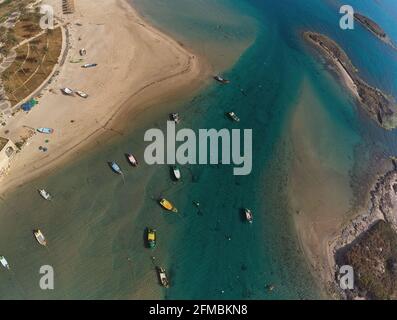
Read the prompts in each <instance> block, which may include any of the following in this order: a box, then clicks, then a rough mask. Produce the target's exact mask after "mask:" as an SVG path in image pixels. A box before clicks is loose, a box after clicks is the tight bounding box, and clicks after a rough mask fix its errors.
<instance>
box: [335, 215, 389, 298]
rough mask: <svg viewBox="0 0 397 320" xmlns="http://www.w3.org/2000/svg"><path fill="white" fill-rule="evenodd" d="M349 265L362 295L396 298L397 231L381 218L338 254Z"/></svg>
mask: <svg viewBox="0 0 397 320" xmlns="http://www.w3.org/2000/svg"><path fill="white" fill-rule="evenodd" d="M341 260H342V261H341V262H342V263H343V264H348V265H351V266H352V267H353V269H354V273H355V282H356V286H357V287H358V289H359V291H360V293H361V294H363V295H365V296H367V297H368V298H371V299H395V298H396V297H397V234H396V232H395V231H394V230H393V229H392V228H391V226H390V225H389V224H388V223H386V222H384V221H380V222H378V223H376V224H375V225H374V226H373V227H372V228H371V229H370V230H369V231H368V232H367V233H366V234H365V235H364V236H363V237H362V238H361V239H359V240H358V242H356V243H355V244H353V245H352V246H351V247H350V248H348V249H347V250H346V251H345V252H344V253H343V254H342V256H341Z"/></svg>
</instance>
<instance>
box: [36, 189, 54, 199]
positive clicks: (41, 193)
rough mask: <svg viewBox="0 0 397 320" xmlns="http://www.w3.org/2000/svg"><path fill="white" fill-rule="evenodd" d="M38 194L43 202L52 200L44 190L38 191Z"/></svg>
mask: <svg viewBox="0 0 397 320" xmlns="http://www.w3.org/2000/svg"><path fill="white" fill-rule="evenodd" d="M39 194H40V195H41V196H42V197H43V199H44V200H48V201H50V200H51V198H52V197H51V195H50V194H49V193H48V192H47V191H45V190H44V189H39Z"/></svg>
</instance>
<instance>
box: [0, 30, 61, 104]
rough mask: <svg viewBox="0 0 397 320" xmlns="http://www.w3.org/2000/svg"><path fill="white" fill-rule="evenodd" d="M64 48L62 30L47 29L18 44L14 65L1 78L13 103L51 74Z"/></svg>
mask: <svg viewBox="0 0 397 320" xmlns="http://www.w3.org/2000/svg"><path fill="white" fill-rule="evenodd" d="M61 48H62V31H61V28H60V27H58V28H56V29H54V30H48V31H47V32H45V33H44V34H42V35H40V36H39V37H37V38H35V39H34V40H32V41H30V42H28V43H26V44H24V45H22V46H20V47H18V48H17V49H16V53H17V56H16V58H15V61H14V62H13V63H12V64H11V66H10V67H9V68H8V69H7V70H6V71H5V72H3V74H2V75H1V79H2V81H3V86H4V89H5V92H6V95H7V97H8V98H9V100H10V102H11V104H12V105H15V104H16V103H18V102H19V101H21V100H22V99H24V98H26V97H27V96H29V95H30V94H31V93H32V92H34V91H35V90H36V89H37V88H38V87H39V86H40V85H41V84H42V83H43V82H44V81H45V80H46V79H47V78H48V76H49V75H50V74H51V71H52V70H53V68H54V65H55V64H56V63H57V61H58V57H59V56H60V54H61Z"/></svg>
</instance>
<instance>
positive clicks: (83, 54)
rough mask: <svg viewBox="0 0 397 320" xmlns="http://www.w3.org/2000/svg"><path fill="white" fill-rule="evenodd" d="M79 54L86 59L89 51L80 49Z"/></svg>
mask: <svg viewBox="0 0 397 320" xmlns="http://www.w3.org/2000/svg"><path fill="white" fill-rule="evenodd" d="M79 53H80V55H81V56H82V57H84V56H85V55H86V54H87V50H85V49H84V48H82V49H80V51H79Z"/></svg>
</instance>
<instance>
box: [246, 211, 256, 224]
mask: <svg viewBox="0 0 397 320" xmlns="http://www.w3.org/2000/svg"><path fill="white" fill-rule="evenodd" d="M244 213H245V219H246V220H247V221H248V222H249V223H252V221H253V220H254V216H253V215H252V211H251V210H250V209H247V208H245V209H244Z"/></svg>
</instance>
